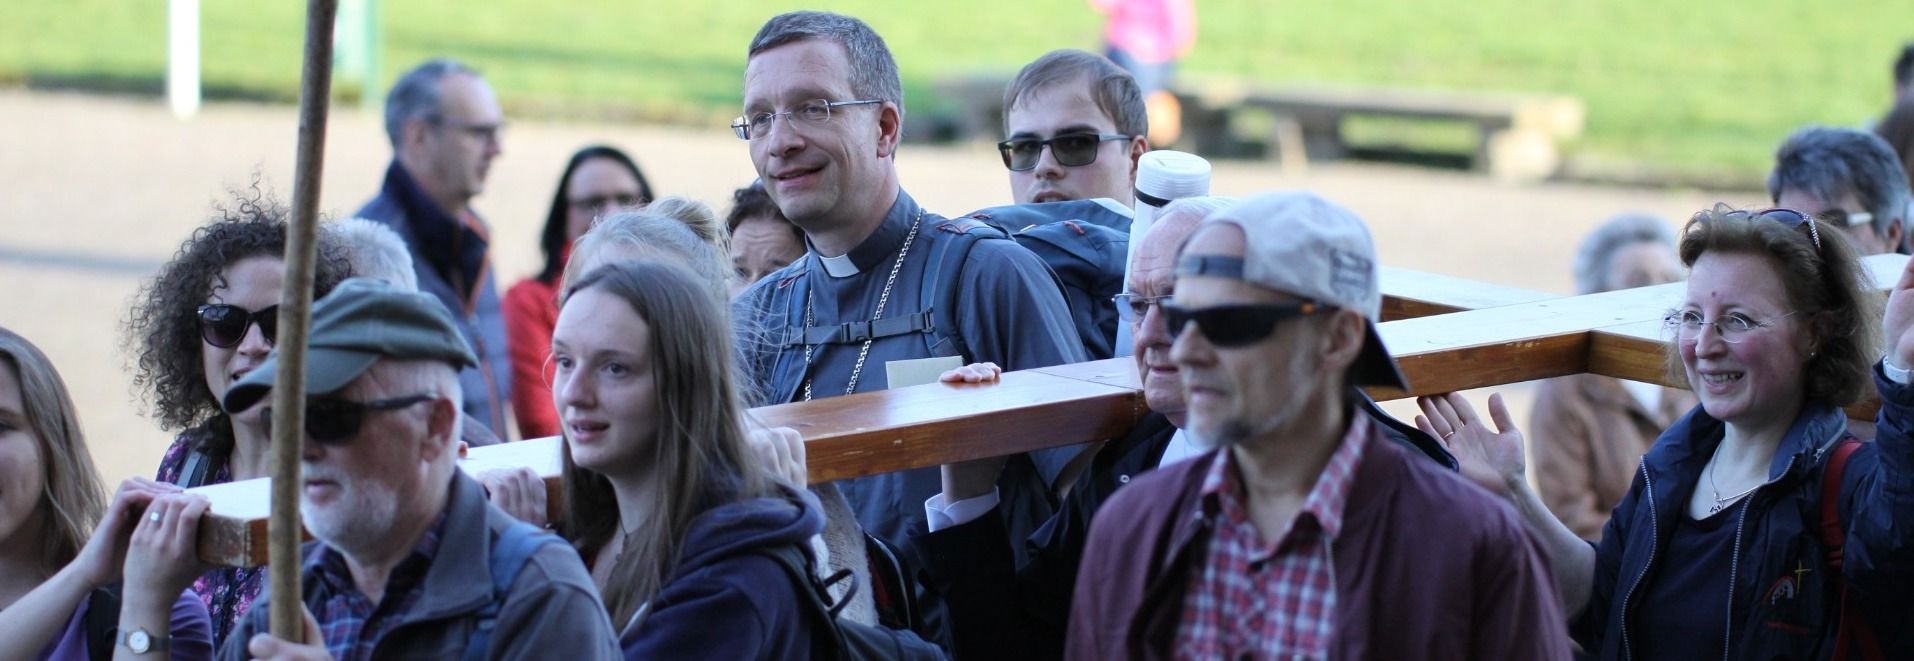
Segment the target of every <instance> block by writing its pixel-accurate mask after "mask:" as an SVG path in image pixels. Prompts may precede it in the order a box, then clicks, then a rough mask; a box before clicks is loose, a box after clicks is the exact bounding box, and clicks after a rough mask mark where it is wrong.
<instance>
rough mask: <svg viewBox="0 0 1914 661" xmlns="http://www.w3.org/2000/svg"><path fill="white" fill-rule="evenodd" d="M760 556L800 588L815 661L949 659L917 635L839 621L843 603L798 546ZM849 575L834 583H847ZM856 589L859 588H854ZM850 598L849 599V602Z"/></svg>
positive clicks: (781, 548) (809, 557) (768, 550)
mask: <svg viewBox="0 0 1914 661" xmlns="http://www.w3.org/2000/svg"><path fill="white" fill-rule="evenodd" d="M758 552H759V553H762V554H764V555H765V556H766V557H769V558H771V559H772V560H774V561H776V562H777V563H778V566H779V567H782V568H784V574H785V575H786V576H789V577H790V578H791V581H792V584H793V585H794V586H795V587H796V588H797V595H798V601H799V604H798V607H799V608H801V609H803V610H804V611H805V612H806V613H807V614H808V615H807V617H809V619H810V620H811V622H812V623H813V624H815V625H816V626H817V634H816V635H814V636H812V638H811V640H812V649H811V658H812V659H826V660H828V659H837V660H841V661H854V660H864V659H896V660H900V661H938V660H941V659H946V658H948V657H947V656H946V655H945V654H944V650H943V649H941V648H939V647H937V646H936V645H932V644H930V643H927V642H924V641H923V639H921V638H918V637H917V635H916V634H913V633H911V632H909V631H900V630H896V629H890V628H887V627H882V626H875V625H869V624H863V623H859V622H851V621H848V620H842V619H838V612H839V611H841V610H843V608H844V605H843V603H838V604H835V605H834V604H832V603H831V601H830V600H831V597H830V592H829V591H828V590H827V586H826V584H825V582H824V581H821V580H819V579H818V578H817V575H816V574H815V573H813V572H812V571H811V555H810V553H808V552H807V551H806V550H805V549H804V548H802V547H800V546H798V545H796V544H785V545H782V546H777V547H772V548H765V549H759V550H758ZM848 578H849V574H848V573H846V574H844V575H842V576H839V577H834V578H833V579H832V580H834V581H835V580H847V579H848ZM853 589H855V588H853ZM848 601H849V598H848V597H847V598H846V599H845V602H848Z"/></svg>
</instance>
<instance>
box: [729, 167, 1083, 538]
mask: <svg viewBox="0 0 1914 661" xmlns="http://www.w3.org/2000/svg"><path fill="white" fill-rule="evenodd" d="M920 213H921V216H920ZM920 218H921V220H919V219H920ZM913 222H917V224H918V227H917V235H916V237H915V238H914V239H912V241H911V246H910V250H909V251H908V253H907V254H906V256H905V259H904V262H903V265H902V267H901V268H899V269H898V271H897V276H896V278H895V281H894V282H892V283H891V287H890V289H891V292H890V296H889V299H888V302H887V303H886V304H885V308H884V314H883V318H884V319H898V318H902V317H905V316H908V315H912V314H916V313H919V312H922V310H921V308H922V307H923V300H924V297H923V295H922V294H923V291H922V290H923V288H925V287H933V286H935V284H934V283H936V282H938V281H948V280H952V279H954V280H955V285H956V286H957V288H958V289H957V296H956V300H957V303H956V307H957V310H956V318H957V320H958V321H957V326H958V336H959V337H961V338H962V340H963V345H964V349H965V350H966V351H965V354H964V355H963V359H964V362H965V363H974V362H984V361H989V362H994V363H996V364H998V365H1000V366H1002V367H1003V368H1004V369H1005V370H1022V369H1032V368H1037V367H1048V366H1051V365H1060V364H1065V363H1074V362H1082V361H1084V360H1087V357H1086V356H1085V354H1084V351H1083V344H1082V342H1080V341H1078V338H1077V333H1076V328H1075V327H1074V326H1073V325H1072V324H1071V320H1070V309H1069V305H1068V304H1067V303H1065V302H1064V299H1063V294H1062V293H1061V292H1060V291H1059V289H1058V285H1057V282H1056V276H1054V275H1052V274H1051V273H1050V270H1049V268H1048V267H1046V266H1044V264H1043V262H1042V261H1041V260H1039V259H1038V258H1037V256H1036V255H1033V254H1031V253H1030V251H1028V250H1025V249H1024V248H1023V247H1021V246H1019V245H1017V243H1016V242H1015V241H1011V240H1007V239H1005V240H980V241H978V242H977V243H976V245H975V246H974V247H972V248H971V250H970V252H969V254H968V256H967V257H966V258H965V259H964V261H963V263H962V265H961V266H959V267H957V268H956V269H955V272H954V273H926V271H928V270H932V269H935V268H936V265H935V264H933V260H934V259H935V257H934V256H935V255H936V254H937V253H938V250H937V248H938V246H939V244H940V243H942V242H947V241H953V240H956V239H958V238H959V236H960V235H959V230H962V229H963V228H965V227H967V226H969V223H973V222H975V221H952V220H949V219H946V218H944V217H943V216H939V215H936V214H933V213H929V212H923V211H922V210H921V209H920V207H918V205H917V202H916V201H915V200H912V199H911V197H910V195H909V194H906V193H904V192H902V191H899V192H898V195H897V201H896V203H894V204H892V205H891V209H890V212H889V213H887V214H886V215H885V217H884V222H883V224H882V225H879V226H878V228H877V230H876V231H874V232H872V233H871V235H870V236H869V237H867V238H865V239H864V241H863V242H862V243H860V244H858V245H857V247H855V248H852V249H851V251H850V253H848V254H847V255H845V256H844V257H845V258H848V259H843V258H840V259H835V260H831V261H832V262H833V263H832V264H831V265H830V268H826V264H825V260H823V259H822V258H820V257H819V256H818V254H817V253H816V252H815V251H811V252H808V253H806V254H805V256H804V258H803V259H799V260H798V261H797V262H795V263H792V264H791V265H790V266H787V267H785V268H783V269H781V270H779V271H777V272H775V273H772V274H771V275H769V276H766V277H765V278H764V279H762V280H759V281H758V282H757V284H755V285H753V286H752V287H751V288H750V289H747V290H745V292H744V293H743V294H740V295H739V296H738V299H737V301H736V302H735V306H736V308H737V314H736V315H735V318H736V319H737V320H738V323H739V324H740V325H741V326H742V327H741V328H740V330H739V334H738V336H739V341H740V342H741V343H742V345H743V346H742V347H741V353H742V355H743V356H744V357H745V362H746V370H747V371H748V372H749V375H750V378H751V381H752V387H753V388H754V391H755V392H754V393H753V397H752V399H753V401H752V403H753V404H777V403H784V402H791V401H797V400H799V399H802V398H803V396H804V380H805V379H806V377H807V373H808V377H809V378H810V379H811V380H812V397H813V398H814V399H815V398H824V397H834V396H837V395H842V394H845V388H846V387H847V385H848V384H849V383H850V379H851V373H852V367H853V365H854V364H855V363H856V362H857V354H858V350H859V349H860V348H861V347H862V344H863V343H862V342H861V341H856V342H843V343H828V344H818V345H816V346H815V349H814V355H813V358H812V361H811V364H810V365H809V367H808V369H806V367H805V366H804V360H803V356H804V350H805V347H804V345H803V344H802V343H797V342H789V341H788V340H790V339H791V336H792V331H793V330H795V329H797V328H798V327H802V326H804V319H805V308H806V303H807V301H806V300H803V299H808V302H809V307H810V315H811V318H812V323H811V326H812V327H814V328H815V327H833V326H837V325H839V324H843V323H847V322H868V321H871V317H872V312H873V311H874V310H875V309H876V307H877V304H878V299H879V298H880V297H881V296H882V295H883V290H884V288H885V282H886V281H887V280H890V279H891V278H890V273H891V269H892V265H893V264H894V263H895V262H896V260H897V256H898V253H899V252H900V251H901V249H902V248H903V245H904V239H905V237H906V236H907V235H909V234H910V231H911V226H912V223H913ZM800 281H802V283H803V284H804V285H806V286H795V285H797V284H798V283H799V282H800ZM804 289H808V295H801V294H796V293H795V292H796V291H797V290H804ZM800 296H801V297H802V298H799V297H800ZM781 355H782V358H783V360H780V356H781ZM947 355H956V351H955V348H954V347H951V346H949V343H944V344H941V345H939V346H938V347H937V349H936V350H935V352H933V350H932V348H931V346H930V342H927V341H926V339H925V335H924V334H922V333H904V334H901V335H893V336H889V337H883V338H879V339H876V340H874V341H873V342H872V344H871V349H870V355H869V357H868V358H867V359H866V360H865V363H864V368H863V369H862V370H861V372H860V375H859V376H858V381H857V389H856V391H857V392H870V391H873V390H883V389H884V388H886V387H887V386H888V385H889V384H887V383H886V378H885V373H884V372H885V370H884V365H885V363H888V362H890V361H894V360H909V359H916V358H931V357H935V356H947ZM780 366H783V369H780ZM1077 449H1078V448H1077V447H1070V448H1060V449H1057V450H1050V451H1044V452H1037V453H1032V455H1031V459H1032V460H1033V461H1034V462H1035V467H1036V470H1037V472H1038V475H1040V476H1041V478H1042V480H1041V481H1042V482H1043V484H1042V485H1033V484H1031V482H1032V481H1031V480H1019V481H1017V483H1016V484H1011V483H1008V482H1006V483H1004V484H1003V486H1004V487H1005V489H1006V493H1004V494H1003V499H1004V501H1005V502H1006V503H1018V502H1026V503H1030V502H1035V503H1041V502H1044V501H1045V500H1046V499H1047V496H1045V495H1044V494H1041V493H1034V494H1032V493H1014V492H1015V491H1017V490H1019V489H1029V488H1036V489H1043V488H1046V487H1047V485H1048V484H1049V483H1050V482H1052V481H1054V479H1055V477H1056V474H1057V472H1058V471H1059V470H1061V468H1062V465H1063V464H1064V463H1066V462H1067V461H1068V460H1069V458H1070V455H1073V454H1074V453H1075V451H1076V450H1077ZM1010 472H1011V474H1015V473H1016V472H1017V468H1016V462H1013V465H1012V469H1011V471H1010ZM838 486H839V488H840V489H842V490H843V492H844V496H845V498H846V499H848V500H849V501H850V503H851V507H852V508H853V509H855V510H856V511H857V516H858V520H859V522H860V523H862V524H863V525H864V527H865V529H866V530H868V531H870V532H871V533H872V534H875V535H878V536H880V537H882V538H884V539H885V540H887V541H889V542H891V543H892V544H893V545H895V546H898V547H902V546H904V545H905V542H906V539H907V536H908V534H909V533H910V531H918V532H920V533H921V532H922V531H924V529H925V528H924V501H925V500H926V499H929V498H930V497H931V496H934V495H936V494H937V493H938V492H939V491H940V490H941V489H942V485H941V483H940V477H939V472H938V470H937V469H936V468H934V467H932V468H920V469H916V470H910V471H903V472H895V473H885V474H882V475H875V476H871V477H864V478H858V479H854V480H846V481H843V482H839V483H838ZM1037 506H1038V507H1042V505H1040V504H1039V505H1037ZM1014 507H1015V506H1014V505H1013V508H1014ZM1013 527H1016V526H1013ZM1013 532H1015V531H1013ZM1026 532H1028V531H1026ZM1012 539H1019V537H1012Z"/></svg>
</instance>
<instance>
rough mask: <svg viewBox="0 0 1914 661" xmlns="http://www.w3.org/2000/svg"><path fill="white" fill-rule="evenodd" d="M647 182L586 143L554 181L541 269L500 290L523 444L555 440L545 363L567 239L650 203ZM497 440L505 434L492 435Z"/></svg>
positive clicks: (607, 150)
mask: <svg viewBox="0 0 1914 661" xmlns="http://www.w3.org/2000/svg"><path fill="white" fill-rule="evenodd" d="M653 198H654V195H653V194H652V190H651V184H650V183H649V182H647V181H645V174H644V172H642V171H640V170H639V169H638V164H637V163H634V162H632V160H631V157H630V156H626V155H625V153H624V152H622V151H619V150H618V149H617V148H615V147H609V146H606V145H593V146H590V147H586V148H584V149H580V150H578V151H577V152H576V153H574V154H572V158H571V160H570V161H568V162H566V163H565V172H564V173H563V174H561V175H559V177H558V191H557V192H556V193H554V194H552V206H551V210H550V211H549V212H547V213H546V215H545V229H544V230H542V231H541V232H540V234H539V238H538V247H539V250H540V251H542V252H544V254H545V265H544V267H542V268H541V269H539V272H538V275H536V276H534V277H530V278H526V279H524V280H520V281H519V282H518V284H515V285H512V288H511V289H509V290H507V291H506V292H505V300H504V302H503V305H504V307H505V333H506V340H507V343H508V345H509V346H508V349H509V351H510V352H511V356H512V410H513V413H514V415H516V416H517V418H518V432H519V436H520V437H522V438H539V437H543V436H555V435H557V434H558V414H557V412H555V411H553V410H552V390H551V385H550V384H549V383H548V382H547V379H546V378H545V359H546V357H547V356H550V355H551V347H552V325H553V324H556V323H557V322H558V279H559V276H561V275H563V274H564V271H565V263H566V262H567V261H569V260H570V259H571V250H572V241H574V240H576V239H577V238H578V235H580V234H584V233H585V230H588V229H591V225H592V221H594V220H595V219H597V218H598V217H600V216H603V215H606V214H609V213H611V212H613V211H618V210H621V209H633V208H638V207H642V206H644V205H646V204H650V203H651V200H652V199H653ZM499 432H500V434H499V435H500V436H504V430H499Z"/></svg>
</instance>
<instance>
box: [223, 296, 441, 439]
mask: <svg viewBox="0 0 1914 661" xmlns="http://www.w3.org/2000/svg"><path fill="white" fill-rule="evenodd" d="M381 357H388V358H400V359H405V360H443V361H445V362H447V363H451V364H452V365H453V366H454V367H459V368H465V367H474V366H477V365H478V358H477V357H476V356H475V355H473V353H472V348H471V346H469V345H467V344H466V342H465V338H464V336H462V335H460V334H459V327H458V324H457V323H456V322H454V321H453V320H452V315H451V314H450V313H447V312H446V311H445V306H444V305H443V304H441V303H439V301H438V299H436V298H433V297H432V296H431V295H428V294H422V293H419V292H416V291H407V290H402V289H398V288H396V287H393V286H392V285H391V284H388V283H386V282H384V281H381V280H373V279H371V278H351V279H348V280H346V281H345V282H342V283H339V286H338V287H337V288H335V289H333V290H332V293H331V294H328V295H327V296H326V297H325V298H322V299H319V301H318V302H316V303H314V304H313V306H312V334H311V335H310V336H308V339H307V351H306V392H307V393H308V394H312V395H323V394H326V393H330V392H334V391H337V390H339V389H340V388H344V387H346V384H349V383H352V380H353V379H357V378H359V375H361V374H364V373H365V371H366V370H367V369H369V368H371V367H372V364H373V363H375V362H377V361H378V360H379V358H381ZM278 368H279V351H278V350H277V349H275V350H273V352H272V355H270V356H267V357H266V362H265V363H264V364H262V365H260V366H259V369H255V370H253V371H251V372H248V373H247V374H246V376H245V377H244V378H241V379H240V380H239V382H238V383H235V384H233V385H232V387H230V388H227V389H226V395H225V397H224V402H225V406H226V410H227V411H244V410H246V409H248V408H251V407H252V405H253V404H256V403H258V402H259V400H260V398H262V397H265V396H266V393H267V392H270V391H271V390H272V387H273V380H274V379H275V378H276V375H277V374H278V373H279V369H278Z"/></svg>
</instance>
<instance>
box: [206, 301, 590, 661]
mask: <svg viewBox="0 0 1914 661" xmlns="http://www.w3.org/2000/svg"><path fill="white" fill-rule="evenodd" d="M309 356H310V360H309V364H308V368H307V372H306V375H305V386H306V391H307V393H308V395H307V401H306V420H305V430H304V432H305V436H306V440H305V444H304V448H303V451H302V453H301V464H302V467H303V474H304V478H305V481H304V483H303V484H302V485H301V492H300V510H301V514H302V515H303V518H304V521H305V527H306V529H307V530H308V531H310V532H311V533H312V535H313V537H315V538H317V541H315V542H312V543H309V544H307V545H306V547H305V551H304V553H303V554H302V560H301V564H302V567H301V573H302V590H301V592H302V596H303V598H304V604H303V607H304V608H305V609H306V610H307V613H308V616H309V617H308V619H307V623H308V626H307V632H306V636H305V637H306V640H307V641H308V642H307V643H305V644H300V643H296V642H292V641H287V640H282V639H279V638H276V637H273V636H271V635H269V634H266V633H262V632H264V631H265V629H266V627H265V623H266V616H267V613H268V612H269V609H270V608H272V607H283V606H285V605H286V604H280V603H271V602H273V601H274V600H273V598H272V595H271V593H270V591H268V592H267V593H265V594H262V595H261V596H260V597H259V600H258V601H257V602H256V603H255V604H254V605H253V609H252V610H251V611H250V612H248V613H247V615H246V616H245V617H244V618H242V619H241V620H240V622H239V624H238V626H237V627H236V628H235V629H234V632H233V634H232V635H231V636H230V637H228V639H227V643H226V645H225V648H224V649H223V650H222V652H221V658H229V659H241V658H249V657H252V656H256V657H262V658H327V657H332V658H341V659H372V658H398V657H406V658H458V657H461V656H463V657H465V658H486V659H508V658H510V659H516V658H532V657H539V658H562V659H567V660H573V661H576V660H583V659H607V658H613V657H615V656H616V655H617V653H618V650H617V646H616V644H615V641H614V639H613V636H612V631H611V623H610V621H609V620H608V619H607V617H606V615H605V609H604V606H603V605H602V604H601V602H600V601H599V598H598V593H597V591H596V590H595V589H594V588H593V587H592V582H591V578H590V577H589V575H587V574H586V572H585V567H584V565H583V563H582V562H581V561H580V560H579V558H578V554H577V553H576V552H574V551H573V550H572V549H571V547H570V545H568V544H565V543H564V542H563V540H560V539H559V538H558V537H557V536H555V535H551V534H549V533H546V532H544V531H542V530H539V529H538V528H536V527H533V526H531V525H530V524H526V523H522V522H518V521H516V520H514V519H513V518H511V517H510V516H508V515H507V514H505V513H504V512H503V511H501V510H499V509H498V508H497V507H495V506H492V505H491V504H489V503H488V502H486V498H485V494H484V492H483V490H482V489H481V488H480V487H479V485H478V483H477V482H475V481H474V480H473V479H472V478H470V477H467V476H465V475H464V474H463V473H461V472H459V469H458V467H457V465H456V462H457V459H458V448H457V439H458V434H459V427H460V426H461V423H462V420H463V416H462V415H461V414H460V411H459V401H460V399H459V395H460V393H459V378H458V370H459V369H460V368H462V367H466V366H470V365H472V364H474V363H476V362H477V359H476V358H475V357H474V356H473V355H472V350H471V348H470V347H469V346H468V345H467V344H466V343H465V340H464V339H463V338H461V337H460V335H459V329H458V326H457V325H456V322H454V321H453V320H452V317H451V315H450V314H449V313H447V312H446V311H445V309H444V307H443V306H441V305H439V303H438V301H436V300H434V299H433V298H432V297H431V296H430V295H427V294H421V293H419V292H414V291H403V290H400V289H397V288H394V287H392V286H390V285H388V284H386V283H384V282H381V281H375V280H369V279H363V278H354V279H351V280H347V281H346V282H344V283H342V284H340V285H339V287H338V289H336V290H334V291H333V292H332V293H331V294H330V295H328V296H326V297H325V298H324V299H321V300H320V301H319V302H318V303H317V304H316V305H314V308H313V314H312V334H311V339H310V349H309ZM277 372H278V356H277V354H274V356H273V357H271V358H268V359H267V361H266V362H265V363H264V364H263V365H261V366H260V367H259V369H256V370H254V371H253V372H251V373H249V374H247V375H246V377H245V378H242V379H240V381H239V382H238V383H236V384H234V385H233V386H232V388H230V389H228V390H227V391H226V394H225V398H224V404H225V406H226V407H228V408H229V409H231V410H243V409H246V408H248V407H250V406H252V405H253V404H254V403H256V402H258V401H259V400H261V399H262V398H264V397H265V396H266V395H267V394H268V392H269V391H270V390H271V388H272V384H273V383H274V378H275V375H276V374H277Z"/></svg>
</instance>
